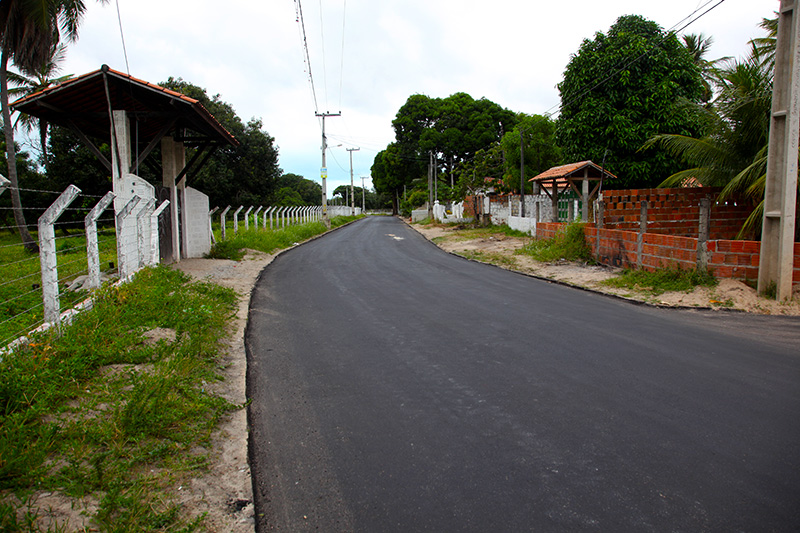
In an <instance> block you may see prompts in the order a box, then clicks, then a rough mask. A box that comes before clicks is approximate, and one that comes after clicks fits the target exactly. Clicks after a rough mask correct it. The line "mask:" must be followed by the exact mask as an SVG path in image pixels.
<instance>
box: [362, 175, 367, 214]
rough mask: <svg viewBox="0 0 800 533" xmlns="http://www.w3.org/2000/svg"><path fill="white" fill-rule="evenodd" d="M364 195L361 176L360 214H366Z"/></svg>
mask: <svg viewBox="0 0 800 533" xmlns="http://www.w3.org/2000/svg"><path fill="white" fill-rule="evenodd" d="M365 198H366V195H365V193H364V176H361V214H362V215H366V214H367V202H366V201H365Z"/></svg>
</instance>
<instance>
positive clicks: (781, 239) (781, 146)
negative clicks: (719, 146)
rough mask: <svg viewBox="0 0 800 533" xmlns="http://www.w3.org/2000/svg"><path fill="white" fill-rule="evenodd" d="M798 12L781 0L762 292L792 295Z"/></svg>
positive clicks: (793, 1)
mask: <svg viewBox="0 0 800 533" xmlns="http://www.w3.org/2000/svg"><path fill="white" fill-rule="evenodd" d="M799 25H800V13H798V12H797V0H781V5H780V13H779V15H778V38H777V42H776V48H775V77H774V80H773V89H772V115H771V119H770V127H769V152H768V153H767V182H766V187H765V190H764V219H763V224H762V232H761V258H760V261H759V266H758V292H759V293H762V294H763V293H764V292H766V291H767V290H768V289H769V287H770V286H771V285H772V284H773V283H774V284H775V287H776V289H777V290H776V293H775V297H776V299H778V300H788V299H791V297H792V271H793V263H794V226H795V216H796V212H795V211H796V204H797V149H798V141H799V140H800V139H798V136H800V42H798V34H799V33H800V31H798V26H799Z"/></svg>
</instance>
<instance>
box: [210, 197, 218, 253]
mask: <svg viewBox="0 0 800 533" xmlns="http://www.w3.org/2000/svg"><path fill="white" fill-rule="evenodd" d="M217 211H219V206H217V207H215V208H214V209H212V210H211V211H209V212H208V234H209V235H211V244H212V245H213V244H216V243H217V239H216V238H215V237H214V228H213V227H212V222H213V221H214V213H216V212H217Z"/></svg>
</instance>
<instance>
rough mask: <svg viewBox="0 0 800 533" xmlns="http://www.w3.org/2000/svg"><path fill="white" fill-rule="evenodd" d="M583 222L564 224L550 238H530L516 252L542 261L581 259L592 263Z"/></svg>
mask: <svg viewBox="0 0 800 533" xmlns="http://www.w3.org/2000/svg"><path fill="white" fill-rule="evenodd" d="M583 227H584V224H580V223H573V224H569V225H568V226H566V227H565V228H564V229H563V230H562V231H559V233H558V234H557V235H556V236H555V237H553V238H552V239H542V240H535V239H534V240H532V241H531V242H530V243H528V244H526V245H525V246H524V247H522V248H521V249H519V250H518V251H517V253H519V254H524V255H529V256H531V257H533V258H534V259H535V260H537V261H541V262H543V263H553V262H556V261H581V262H584V263H594V259H593V258H592V250H591V248H590V247H589V245H588V244H587V243H586V237H585V235H584V233H583Z"/></svg>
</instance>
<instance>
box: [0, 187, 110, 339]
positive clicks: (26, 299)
mask: <svg viewBox="0 0 800 533" xmlns="http://www.w3.org/2000/svg"><path fill="white" fill-rule="evenodd" d="M3 190H4V191H5V190H8V191H9V192H11V191H13V188H11V187H8V186H6V187H4V188H3ZM17 192H20V193H27V194H28V195H30V194H31V193H34V194H36V195H37V196H39V197H40V198H39V200H40V201H38V202H35V203H36V207H28V206H24V207H23V208H22V210H21V211H22V214H23V216H24V218H25V224H24V227H25V229H27V231H28V232H29V233H30V235H31V237H32V238H33V240H34V241H35V243H36V245H37V247H39V248H41V247H42V237H43V236H42V235H41V234H40V231H39V224H38V221H39V219H40V218H41V217H42V215H44V214H45V212H46V211H47V209H48V208H49V207H50V205H52V203H53V202H55V201H56V200H57V199H58V198H59V197H60V195H61V194H62V193H63V191H51V190H38V189H37V190H33V189H22V188H20V189H17ZM3 196H5V198H1V199H2V200H3V203H2V205H0V220H2V221H3V223H2V225H0V269H1V270H0V271H1V272H2V276H0V346H5V345H6V344H8V343H9V342H11V341H13V340H14V339H17V338H19V337H21V336H24V335H26V334H27V333H28V332H30V331H31V330H33V329H36V328H37V327H39V326H42V325H43V324H44V323H45V321H46V320H45V303H44V301H45V298H44V291H43V286H42V260H41V257H40V254H39V253H38V251H31V250H29V249H27V248H26V247H25V245H24V244H23V242H22V239H21V237H20V228H19V226H17V224H16V223H14V213H13V208H12V207H11V206H10V201H9V200H10V195H8V194H3ZM100 198H101V197H98V196H94V195H87V194H82V193H79V194H77V196H76V198H75V201H73V202H72V205H76V204H77V205H79V206H81V207H66V208H64V209H63V213H62V215H61V217H59V219H58V220H57V221H55V222H54V224H53V229H54V236H53V239H52V243H51V246H52V247H53V249H54V250H55V261H56V264H57V270H56V272H57V277H56V282H57V296H58V299H57V301H58V304H59V305H58V312H59V313H60V312H62V311H65V310H67V309H69V308H72V307H73V306H75V305H76V304H77V303H79V302H81V301H82V300H84V299H85V298H86V297H87V296H88V290H87V289H85V288H84V287H83V282H84V280H86V278H87V276H88V274H89V267H88V254H87V234H86V227H85V222H84V218H85V217H86V215H87V214H88V213H89V211H90V210H91V207H92V206H94V205H95V204H97V202H98V201H99V199H100ZM44 204H49V205H46V206H45V205H44ZM114 223H115V220H114V216H113V213H105V214H104V216H103V217H101V218H99V219H98V220H97V221H96V225H97V251H98V255H99V259H100V267H101V268H100V270H101V276H102V277H108V276H109V275H111V274H112V273H113V272H115V270H116V264H117V242H116V241H117V240H116V233H115V226H114Z"/></svg>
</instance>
